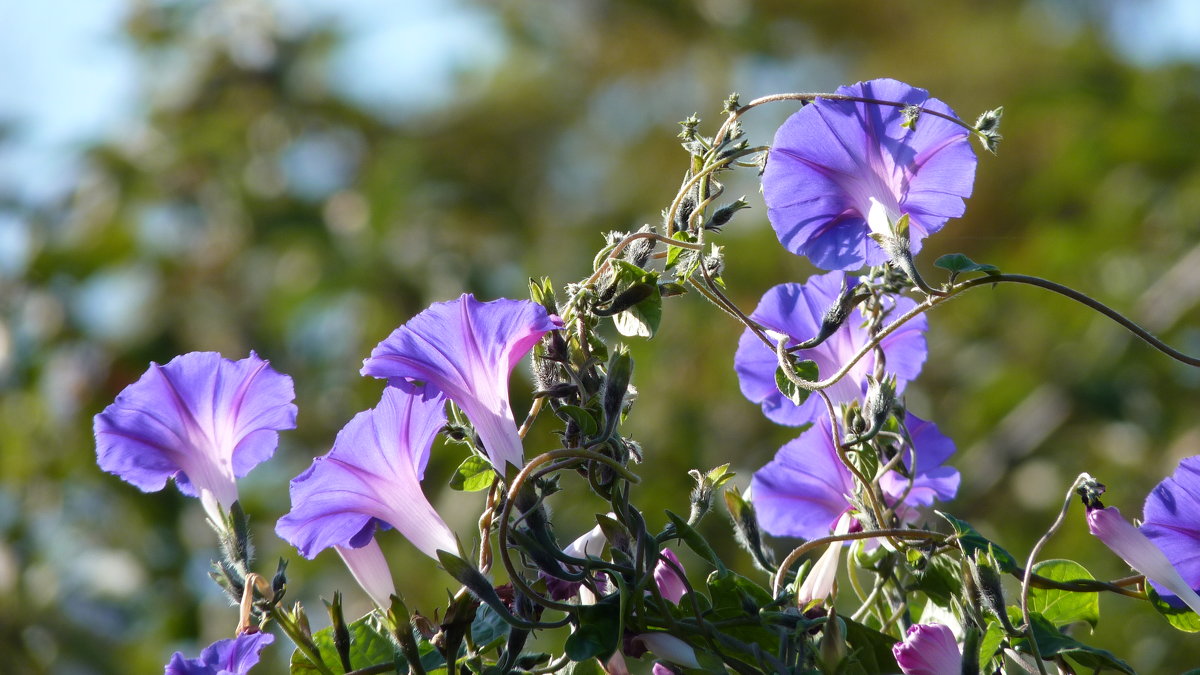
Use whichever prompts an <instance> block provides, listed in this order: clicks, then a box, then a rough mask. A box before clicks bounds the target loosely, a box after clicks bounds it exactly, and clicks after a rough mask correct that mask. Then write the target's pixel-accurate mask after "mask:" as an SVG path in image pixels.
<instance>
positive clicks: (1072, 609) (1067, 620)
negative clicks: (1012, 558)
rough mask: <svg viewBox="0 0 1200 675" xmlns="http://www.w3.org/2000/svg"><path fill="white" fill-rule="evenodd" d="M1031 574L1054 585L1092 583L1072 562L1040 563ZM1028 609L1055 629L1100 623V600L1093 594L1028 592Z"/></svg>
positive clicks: (1063, 591) (1090, 574) (1052, 591)
mask: <svg viewBox="0 0 1200 675" xmlns="http://www.w3.org/2000/svg"><path fill="white" fill-rule="evenodd" d="M1033 571H1034V573H1035V574H1038V575H1040V576H1043V577H1046V578H1047V579H1052V580H1054V581H1073V580H1075V579H1095V577H1093V576H1092V573H1091V572H1089V571H1087V569H1086V568H1085V567H1084V566H1083V565H1080V564H1079V563H1077V562H1075V561H1074V560H1043V561H1042V562H1040V563H1038V564H1036V565H1034V566H1033ZM1029 609H1030V610H1031V611H1034V612H1037V613H1039V614H1041V615H1042V616H1044V617H1046V619H1047V620H1048V621H1050V623H1053V624H1054V625H1055V626H1059V627H1062V626H1066V625H1068V624H1072V623H1075V622H1076V621H1086V622H1087V623H1088V624H1089V625H1090V626H1091V627H1092V628H1095V627H1096V624H1097V623H1099V622H1100V597H1099V595H1097V594H1096V593H1094V592H1091V593H1080V592H1075V591H1065V590H1061V589H1057V588H1036V587H1035V588H1030V589H1029Z"/></svg>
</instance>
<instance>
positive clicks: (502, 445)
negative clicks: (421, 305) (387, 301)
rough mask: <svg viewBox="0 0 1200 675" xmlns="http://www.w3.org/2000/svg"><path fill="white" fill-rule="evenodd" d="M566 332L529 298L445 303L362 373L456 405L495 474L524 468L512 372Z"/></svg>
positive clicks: (383, 347)
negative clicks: (548, 337)
mask: <svg viewBox="0 0 1200 675" xmlns="http://www.w3.org/2000/svg"><path fill="white" fill-rule="evenodd" d="M561 327H562V321H561V320H559V319H558V317H555V316H550V315H548V314H547V313H546V310H545V308H544V307H542V306H541V305H539V304H537V303H534V302H530V301H528V300H505V299H501V300H494V301H492V302H480V301H478V300H476V299H475V296H473V295H470V294H464V295H463V296H462V297H461V298H459V299H458V300H453V301H450V302H439V303H436V304H434V305H431V306H430V307H429V309H426V310H425V311H423V312H421V313H420V314H418V315H416V316H414V317H413V318H412V319H410V320H409V321H408V323H406V324H404V325H403V326H401V327H399V328H397V329H396V330H395V331H393V332H392V334H391V335H389V336H388V338H387V339H386V340H384V341H383V342H380V343H379V344H378V345H377V346H376V347H375V349H374V350H372V351H371V356H370V358H368V359H366V360H364V361H363V368H362V374H363V375H371V376H374V377H381V378H387V379H388V381H389V383H390V384H392V385H395V386H400V387H408V388H410V389H412V388H413V387H414V386H415V385H416V383H422V384H423V388H424V389H425V390H426V391H427V393H433V392H440V393H442V394H444V395H445V396H446V398H448V399H450V400H451V401H454V402H455V403H456V404H458V407H460V408H462V410H463V412H464V413H466V415H467V418H468V419H470V420H471V423H472V424H473V425H475V431H476V432H478V434H479V438H480V439H481V440H482V441H483V445H484V449H485V451H486V452H487V455H488V457H489V458H490V459H491V461H492V466H494V467H496V469H497V471H500V472H503V471H504V465H505V464H506V463H507V464H512V465H514V466H517V467H520V466H522V465H523V464H524V460H523V454H524V453H523V452H522V449H521V438H520V436H518V435H517V424H516V421H515V420H514V417H513V411H512V408H511V406H510V405H509V400H508V378H509V375H510V374H511V373H512V369H513V366H515V365H516V363H517V361H519V360H521V357H523V356H524V355H525V354H526V353H528V352H529V350H530V349H532V348H533V345H534V344H536V343H537V341H538V340H539V339H541V337H542V336H543V335H545V334H546V333H547V332H548V331H551V330H555V329H556V328H561Z"/></svg>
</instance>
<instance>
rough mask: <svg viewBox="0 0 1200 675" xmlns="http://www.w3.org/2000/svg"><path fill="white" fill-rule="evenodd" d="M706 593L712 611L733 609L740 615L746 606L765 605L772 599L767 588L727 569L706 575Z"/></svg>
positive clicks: (743, 614)
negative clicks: (710, 600) (710, 599)
mask: <svg viewBox="0 0 1200 675" xmlns="http://www.w3.org/2000/svg"><path fill="white" fill-rule="evenodd" d="M708 594H709V596H710V597H711V598H712V606H713V610H714V611H718V612H719V611H721V610H724V609H733V610H736V612H737V613H738V614H739V615H742V616H745V613H746V609H747V608H748V607H765V606H766V605H769V604H771V601H772V600H773V598H772V597H771V593H770V592H769V591H767V589H765V588H763V587H762V586H759V585H758V584H756V583H754V582H753V581H750V580H749V579H747V578H746V577H744V576H742V575H740V574H736V573H734V572H730V571H729V570H727V569H726V570H714V571H713V572H712V573H711V574H709V575H708Z"/></svg>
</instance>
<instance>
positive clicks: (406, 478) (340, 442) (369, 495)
mask: <svg viewBox="0 0 1200 675" xmlns="http://www.w3.org/2000/svg"><path fill="white" fill-rule="evenodd" d="M444 406H445V402H444V400H443V399H441V398H440V397H432V398H427V397H424V396H421V395H419V394H412V393H408V392H405V391H402V390H400V389H397V388H395V387H388V388H387V389H385V390H384V392H383V398H382V399H381V400H380V401H379V405H378V406H376V407H375V408H373V409H371V410H367V411H365V412H361V413H359V414H358V415H356V416H355V417H354V419H352V420H350V423H349V424H347V425H346V426H345V428H343V429H342V430H341V431H340V432H338V435H337V439H336V440H335V441H334V443H333V449H332V450H330V451H329V453H328V454H326V455H325V456H323V457H318V458H316V459H315V460H313V463H312V466H310V467H309V468H308V469H307V470H306V471H305V472H304V473H302V474H300V475H299V476H297V477H296V478H294V479H292V483H291V496H292V510H291V511H290V512H289V513H287V514H286V515H284V516H283V517H282V518H280V519H279V523H278V524H277V525H276V527H275V532H276V534H278V535H279V536H280V537H282V538H283V539H284V540H286V541H288V542H289V543H291V544H292V545H293V546H295V547H296V548H297V549H298V550H299V551H300V554H301V555H303V556H304V557H306V558H309V559H311V558H313V557H314V556H316V554H317V553H318V552H320V551H321V550H322V549H325V548H328V547H330V546H336V547H339V552H340V553H341V555H342V557H343V558H345V559H346V562H347V565H349V567H350V569H351V571H352V572H354V574H355V577H356V578H358V577H360V575H361V576H362V577H364V578H365V579H366V580H365V581H364V578H359V582H360V584H361V585H362V586H363V588H364V589H366V590H367V592H368V593H369V594H370V595H371V596H372V598H373V599H374V600H375V601H376V602H377V603H379V604H381V605H382V606H385V607H386V606H387V605H386V604H385V603H384V602H381V600H383V601H385V600H386V595H385V594H390V591H389V589H390V587H391V580H390V576H389V577H388V578H387V579H386V580H385V579H383V578H382V576H381V575H383V574H385V573H386V563H382V555H379V554H378V553H377V551H378V549H374V552H373V551H372V550H371V549H368V550H366V551H363V550H362V549H363V548H364V547H366V546H368V545H369V544H371V542H372V540H373V537H374V534H375V529H376V527H377V526H379V525H383V526H386V527H394V528H396V529H397V530H399V531H400V533H401V534H403V535H404V536H405V537H407V538H408V540H409V541H411V542H412V543H413V545H414V546H416V547H417V548H418V549H419V550H420V551H421V552H422V553H424V554H426V555H428V556H430V557H432V558H434V559H436V558H437V551H438V550H439V549H440V550H444V551H449V552H452V553H455V552H457V551H458V546H457V543H456V541H455V538H454V533H453V532H451V531H450V528H449V527H447V526H446V523H445V522H444V521H443V520H442V518H441V516H439V515H438V513H437V511H435V510H434V508H433V506H432V505H431V504H430V503H429V500H428V499H426V498H425V495H424V494H423V493H422V492H421V478H422V476H423V475H424V473H425V464H426V462H427V461H428V460H429V450H430V448H431V447H432V445H433V441H434V438H435V437H436V436H437V434H438V432H439V431H440V430H441V428H442V427H443V426H444V425H445V422H446V415H445V409H444ZM381 563H382V564H381Z"/></svg>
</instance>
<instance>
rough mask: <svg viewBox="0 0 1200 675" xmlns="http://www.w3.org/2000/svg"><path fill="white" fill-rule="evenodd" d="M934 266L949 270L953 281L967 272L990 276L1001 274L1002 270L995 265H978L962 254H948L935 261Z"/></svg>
mask: <svg viewBox="0 0 1200 675" xmlns="http://www.w3.org/2000/svg"><path fill="white" fill-rule="evenodd" d="M933 266H934V267H940V268H942V269H944V270H949V271H950V279H951V280H953V279H954V278H955V277H957V276H958V275H960V274H964V273H967V272H983V273H984V274H988V275H996V274H999V273H1000V268H998V267H996V266H995V265H986V264H981V263H977V262H975V261H974V260H971V259H970V258H968V257H967V256H965V255H963V254H961V253H947V254H946V255H944V256H942V257H940V258H938V259H937V260H935V261H934V262H933Z"/></svg>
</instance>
